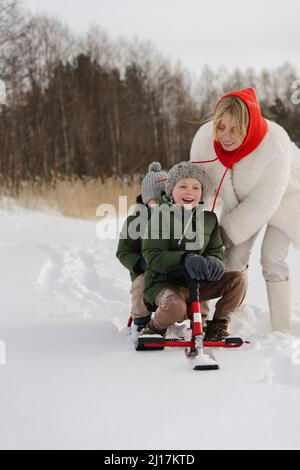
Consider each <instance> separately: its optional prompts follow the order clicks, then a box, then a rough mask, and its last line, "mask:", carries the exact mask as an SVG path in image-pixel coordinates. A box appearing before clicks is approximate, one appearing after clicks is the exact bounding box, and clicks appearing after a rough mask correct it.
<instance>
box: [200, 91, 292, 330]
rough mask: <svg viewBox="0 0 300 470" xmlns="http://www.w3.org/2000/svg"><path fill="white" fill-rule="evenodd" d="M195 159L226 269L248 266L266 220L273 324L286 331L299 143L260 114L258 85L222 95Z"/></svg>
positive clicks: (266, 265) (266, 259)
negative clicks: (210, 194) (209, 189)
mask: <svg viewBox="0 0 300 470" xmlns="http://www.w3.org/2000/svg"><path fill="white" fill-rule="evenodd" d="M191 160H192V162H194V163H199V164H201V165H203V168H204V169H205V172H206V174H207V175H208V177H209V178H210V180H211V182H212V184H213V186H214V187H215V188H216V189H217V194H216V198H215V202H214V207H213V210H214V209H215V206H216V201H217V198H218V197H220V198H221V199H222V202H223V205H222V215H221V220H220V224H221V228H222V232H223V238H224V243H225V246H226V253H225V262H226V269H227V271H246V270H247V268H248V264H249V258H250V254H251V250H252V247H253V245H254V242H255V240H256V238H257V236H258V234H259V232H260V231H261V229H262V228H263V227H264V226H265V225H267V231H266V234H265V237H264V241H263V245H262V253H261V264H262V267H263V275H264V278H265V280H266V285H267V292H268V300H269V306H270V314H271V321H272V325H273V329H274V330H276V331H281V332H285V333H289V332H290V331H291V317H292V279H291V275H290V270H289V266H288V263H287V256H288V252H289V248H290V246H291V244H292V243H293V244H294V246H296V247H298V248H299V247H300V150H299V149H298V147H297V146H296V145H295V144H294V143H293V142H291V140H290V138H289V136H288V134H287V133H286V131H285V130H284V129H283V128H282V127H281V126H279V125H278V124H276V123H274V122H272V121H269V120H266V119H264V118H263V116H262V114H261V111H260V107H259V104H258V100H257V97H256V93H255V90H254V89H246V90H241V91H236V92H233V93H229V94H228V95H225V96H224V97H223V98H222V99H221V100H220V101H219V103H218V104H217V107H216V110H215V114H214V118H213V121H212V122H209V123H207V124H205V125H204V126H203V127H201V129H200V130H199V131H198V133H197V134H196V136H195V138H194V141H193V145H192V149H191Z"/></svg>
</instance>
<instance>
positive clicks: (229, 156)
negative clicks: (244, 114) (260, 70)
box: [214, 88, 268, 168]
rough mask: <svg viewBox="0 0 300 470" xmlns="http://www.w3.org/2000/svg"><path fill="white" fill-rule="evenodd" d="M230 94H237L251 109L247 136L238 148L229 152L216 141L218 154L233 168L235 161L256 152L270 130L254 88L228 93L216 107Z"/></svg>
mask: <svg viewBox="0 0 300 470" xmlns="http://www.w3.org/2000/svg"><path fill="white" fill-rule="evenodd" d="M229 96H237V97H238V98H240V99H241V100H242V101H243V102H244V103H245V104H246V106H247V108H248V111H249V118H250V121H249V127H248V133H247V136H246V138H245V140H244V142H243V143H242V145H241V146H240V147H239V148H238V149H236V150H232V151H230V152H229V151H228V150H224V149H223V147H222V144H221V143H220V142H218V141H214V147H215V151H216V154H217V156H218V158H219V160H220V161H221V163H222V164H223V165H224V166H225V167H226V168H232V167H233V165H234V164H235V163H238V162H239V161H240V160H242V159H243V158H245V157H247V156H248V155H250V153H252V152H254V150H255V149H257V147H258V146H259V145H260V144H261V143H262V141H263V139H264V138H265V135H266V133H267V132H268V124H267V122H266V120H265V119H264V118H263V116H262V114H261V110H260V106H259V103H258V100H257V96H256V93H255V90H254V89H253V88H247V89H246V90H241V91H233V92H232V93H228V95H225V96H223V98H221V100H220V101H219V102H218V104H217V107H216V109H217V108H218V106H219V105H220V103H221V101H223V99H224V98H227V97H229Z"/></svg>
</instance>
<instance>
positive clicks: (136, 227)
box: [117, 196, 151, 282]
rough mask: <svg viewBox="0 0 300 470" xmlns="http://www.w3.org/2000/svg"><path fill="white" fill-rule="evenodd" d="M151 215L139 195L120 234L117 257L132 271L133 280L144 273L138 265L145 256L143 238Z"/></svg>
mask: <svg viewBox="0 0 300 470" xmlns="http://www.w3.org/2000/svg"><path fill="white" fill-rule="evenodd" d="M150 217H151V209H150V208H149V207H148V206H145V205H144V204H143V200H142V197H141V196H138V198H137V200H136V206H135V208H134V211H133V214H132V215H130V216H129V217H128V218H127V219H126V221H125V223H124V226H123V228H122V232H121V234H120V240H119V245H118V250H117V258H118V260H119V261H120V262H121V263H122V265H123V266H124V267H125V268H126V269H128V271H130V277H131V280H132V282H133V281H134V280H135V279H136V278H137V277H138V276H140V275H141V274H143V272H142V271H140V270H139V269H138V265H139V263H140V261H141V260H142V258H143V256H142V238H143V234H144V232H145V229H146V227H147V224H148V221H149V219H150Z"/></svg>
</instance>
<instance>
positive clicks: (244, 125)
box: [213, 96, 250, 141]
mask: <svg viewBox="0 0 300 470" xmlns="http://www.w3.org/2000/svg"><path fill="white" fill-rule="evenodd" d="M225 113H230V114H231V115H232V116H233V117H234V118H235V121H236V135H237V137H238V138H241V139H242V140H243V141H244V139H245V137H246V135H247V133H248V127H249V122H250V117H249V111H248V108H247V106H246V104H245V103H244V101H242V100H241V99H240V98H238V97H237V96H228V97H226V98H224V99H223V100H222V101H221V103H220V104H219V106H218V107H217V109H216V111H215V114H214V117H213V124H214V140H218V137H217V136H218V128H219V125H220V123H221V121H222V118H223V116H224V114H225Z"/></svg>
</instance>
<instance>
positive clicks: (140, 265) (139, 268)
mask: <svg viewBox="0 0 300 470" xmlns="http://www.w3.org/2000/svg"><path fill="white" fill-rule="evenodd" d="M147 267H148V266H147V263H146V261H145V260H144V258H140V259H139V261H138V262H137V264H136V267H135V271H137V272H138V273H144V272H145V271H146V269H147Z"/></svg>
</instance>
